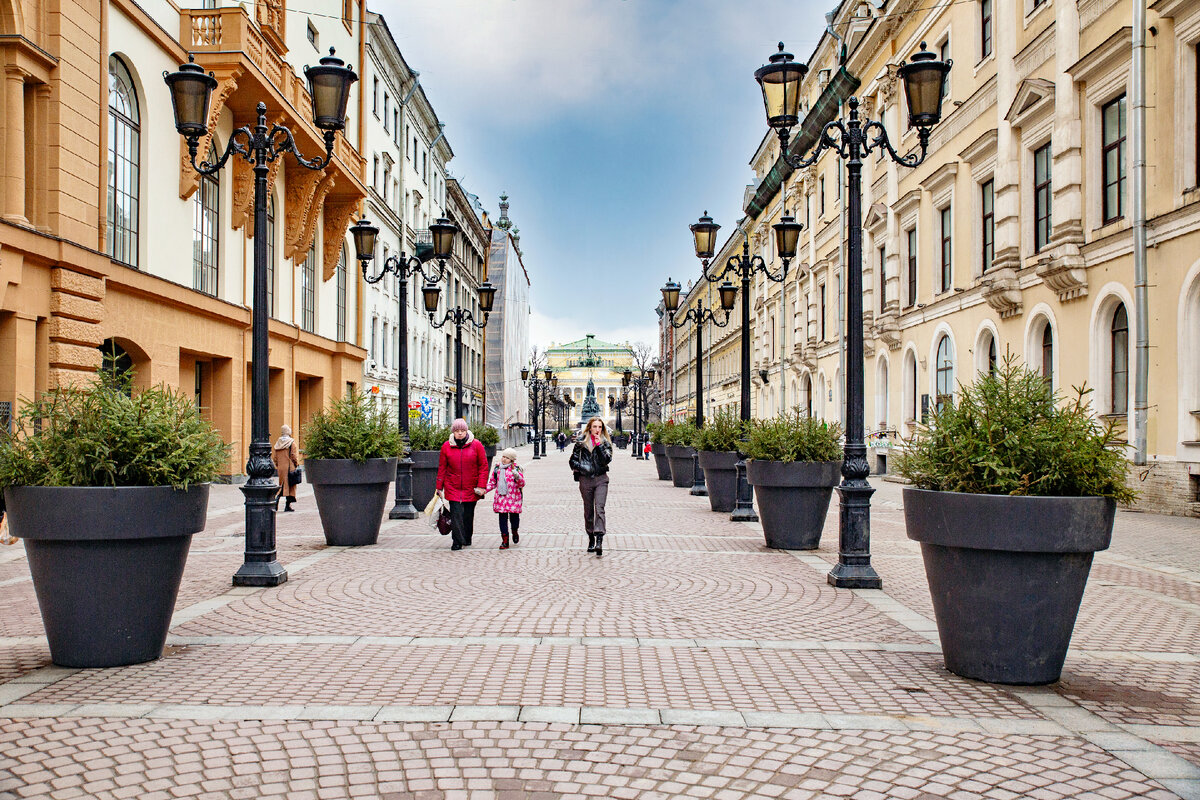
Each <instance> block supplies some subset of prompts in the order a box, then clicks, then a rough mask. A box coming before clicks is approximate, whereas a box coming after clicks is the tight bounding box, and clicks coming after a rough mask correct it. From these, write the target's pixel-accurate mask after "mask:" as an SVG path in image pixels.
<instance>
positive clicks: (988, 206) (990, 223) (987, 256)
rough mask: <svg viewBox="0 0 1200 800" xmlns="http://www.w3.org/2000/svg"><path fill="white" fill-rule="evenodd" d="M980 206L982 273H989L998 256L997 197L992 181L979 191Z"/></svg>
mask: <svg viewBox="0 0 1200 800" xmlns="http://www.w3.org/2000/svg"><path fill="white" fill-rule="evenodd" d="M979 195H980V197H979V199H980V206H981V208H982V209H983V219H982V222H983V235H982V244H983V253H982V256H983V258H982V260H981V262H980V267H981V269H980V271H981V272H987V271H988V270H989V269H991V268H992V261H993V260H994V259H995V256H996V197H995V186H994V184H993V183H992V181H988V182H987V183H985V184H983V186H981V187H980V190H979Z"/></svg>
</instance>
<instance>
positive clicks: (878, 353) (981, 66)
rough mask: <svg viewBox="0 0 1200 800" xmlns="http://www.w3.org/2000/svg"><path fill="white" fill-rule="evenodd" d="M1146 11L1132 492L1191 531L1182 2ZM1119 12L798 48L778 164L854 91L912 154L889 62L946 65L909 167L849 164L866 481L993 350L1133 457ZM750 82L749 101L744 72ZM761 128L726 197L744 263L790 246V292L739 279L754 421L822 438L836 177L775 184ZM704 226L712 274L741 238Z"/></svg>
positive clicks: (1070, 8)
mask: <svg viewBox="0 0 1200 800" xmlns="http://www.w3.org/2000/svg"><path fill="white" fill-rule="evenodd" d="M1147 17H1148V19H1147V26H1148V32H1147V41H1148V45H1149V46H1148V47H1147V49H1146V50H1145V53H1146V86H1147V98H1146V100H1147V107H1146V109H1145V115H1146V151H1147V156H1148V163H1149V169H1148V170H1147V174H1146V177H1147V182H1148V183H1147V191H1146V196H1147V200H1148V202H1147V209H1146V230H1147V238H1148V244H1149V247H1148V248H1147V251H1146V258H1147V271H1148V289H1147V291H1148V297H1147V301H1148V302H1147V305H1148V308H1149V317H1150V318H1149V320H1147V323H1148V329H1149V340H1148V343H1147V345H1148V353H1149V357H1148V358H1149V360H1148V368H1149V382H1148V391H1147V394H1146V397H1145V403H1146V406H1147V411H1146V413H1147V419H1148V423H1147V437H1146V442H1147V456H1148V458H1147V460H1148V464H1147V466H1146V467H1141V468H1137V469H1134V470H1131V473H1130V481H1131V483H1132V484H1134V485H1135V486H1136V488H1138V489H1140V490H1141V491H1142V492H1143V499H1142V501H1141V502H1142V504H1143V505H1144V506H1145V507H1146V508H1152V509H1156V510H1165V511H1170V512H1171V513H1177V514H1191V515H1200V138H1197V135H1196V131H1197V130H1200V111H1198V109H1197V97H1198V91H1197V90H1198V84H1200V80H1198V68H1200V59H1198V57H1200V4H1197V3H1195V2H1185V0H1157V1H1156V2H1153V3H1151V4H1150V6H1149V12H1148V15H1147ZM1130 18H1131V9H1130V3H1129V1H1128V0H1079V1H1078V2H1076V0H1045V1H1044V2H1043V1H1041V0H1024V2H1016V3H1010V2H995V1H994V0H977V1H975V2H966V3H944V4H940V5H936V6H928V5H921V4H920V3H919V2H917V0H897V1H896V2H889V3H887V4H886V6H884V7H882V8H880V9H879V10H876V9H875V8H874V7H873V6H872V5H871V4H867V3H843V4H841V6H840V7H839V9H838V10H837V12H836V14H835V18H834V20H833V30H834V31H836V32H837V33H838V36H837V37H834V36H831V35H830V34H829V33H825V34H824V35H823V36H822V38H821V40H820V42H819V43H818V45H817V47H816V50H815V52H814V53H813V54H812V55H811V56H808V57H806V56H807V54H805V53H799V54H798V56H799V58H801V59H804V60H806V61H807V63H808V65H809V71H808V74H807V77H806V78H805V82H804V84H803V90H802V91H803V95H802V101H801V102H802V108H803V111H804V114H805V117H804V123H803V124H802V125H799V126H797V128H796V129H795V131H794V137H795V138H794V139H793V142H792V145H791V147H792V149H793V152H796V151H800V150H804V151H807V150H808V149H809V146H810V145H811V143H812V141H813V138H814V136H815V135H816V133H817V132H819V126H820V125H821V124H823V123H824V122H825V121H827V120H828V119H830V118H832V117H833V116H835V115H836V114H837V110H838V108H839V103H842V104H843V105H842V106H841V107H843V108H844V101H845V100H846V99H848V97H849V96H850V95H851V94H853V95H856V96H857V97H859V98H860V100H861V101H862V108H861V110H862V111H863V112H865V115H866V116H867V117H869V118H872V119H879V120H882V121H883V123H884V124H885V125H886V127H887V129H888V132H889V135H890V136H891V139H892V142H893V144H894V145H895V146H896V148H897V150H899V151H900V152H901V153H906V152H909V151H911V150H913V149H914V148H915V147H916V134H915V132H913V131H909V130H907V110H906V108H905V98H904V92H903V88H902V87H901V86H900V85H899V81H898V77H897V68H898V67H899V65H900V63H901V61H902V60H904V59H907V58H909V57H911V55H912V54H913V53H914V52H916V51H917V50H918V49H920V45H921V43H922V42H926V43H927V44H928V47H929V49H931V50H933V51H935V52H937V53H938V54H939V55H940V56H941V57H943V58H952V59H953V61H954V67H953V69H952V70H951V72H950V74H949V77H948V79H947V81H946V85H945V89H944V92H945V105H944V108H943V111H944V116H943V119H942V122H941V124H940V125H939V126H937V127H936V128H934V129H933V133H932V137H931V140H930V145H929V146H930V151H929V157H928V159H927V160H926V161H925V163H924V164H923V165H921V166H920V167H918V168H916V169H907V168H903V167H899V166H897V165H895V164H894V163H893V162H892V160H891V159H889V158H886V157H884V158H879V157H876V156H874V155H872V156H869V157H868V158H867V159H866V160H865V163H864V172H863V195H864V197H863V212H864V214H863V215H864V246H863V268H864V298H863V306H864V317H865V318H864V323H865V326H866V354H867V365H866V393H865V404H866V423H867V430H868V433H869V441H868V445H869V446H870V447H871V450H870V453H871V457H872V459H873V464H874V466H875V467H876V468H877V469H886V468H887V457H888V455H889V453H890V452H891V449H892V448H895V447H896V446H897V445H898V444H899V443H900V442H902V440H903V439H904V438H905V437H907V436H909V435H910V434H912V433H913V431H914V430H915V428H916V425H917V423H918V422H919V421H920V420H921V419H923V418H925V416H926V415H927V414H928V410H929V409H930V408H931V407H932V406H936V404H938V403H939V402H942V401H943V399H944V398H947V397H953V396H954V395H955V394H956V393H957V392H958V391H959V386H960V383H966V382H970V381H971V380H972V379H973V378H974V377H975V376H976V375H978V374H980V373H982V372H986V371H988V370H991V369H993V368H994V366H995V364H996V363H997V361H998V360H1001V359H1003V358H1004V357H1005V355H1006V354H1008V353H1011V354H1014V355H1016V356H1017V357H1018V358H1020V359H1021V360H1022V361H1023V362H1024V363H1025V364H1027V365H1028V366H1030V367H1032V368H1033V369H1035V370H1038V371H1039V372H1041V373H1042V374H1043V375H1045V377H1046V379H1047V380H1049V381H1050V382H1051V383H1052V384H1053V385H1054V387H1055V388H1056V389H1059V390H1060V391H1062V392H1063V393H1064V394H1070V392H1071V387H1073V386H1078V385H1081V384H1085V383H1086V384H1087V385H1088V386H1089V387H1091V388H1092V389H1093V394H1092V396H1091V402H1092V407H1093V409H1094V411H1095V413H1096V414H1097V415H1100V416H1103V417H1105V418H1108V419H1112V420H1114V421H1116V422H1117V424H1118V425H1120V426H1121V427H1122V428H1123V429H1124V430H1126V432H1127V438H1128V439H1129V440H1130V443H1131V445H1132V443H1133V441H1134V427H1135V426H1134V409H1135V400H1136V396H1135V379H1134V377H1135V367H1136V357H1137V355H1136V354H1137V348H1136V331H1137V323H1138V320H1137V309H1136V305H1135V294H1136V290H1135V279H1134V236H1133V223H1134V220H1133V215H1134V211H1135V203H1134V195H1133V191H1134V185H1133V181H1132V177H1133V173H1132V170H1133V165H1134V163H1135V153H1134V150H1133V147H1134V145H1135V139H1134V137H1133V119H1134V115H1135V114H1136V113H1138V109H1136V108H1135V107H1134V105H1133V98H1134V92H1133V80H1134V77H1133V69H1132V56H1133V36H1132V31H1131V28H1130V25H1129V20H1130ZM843 48H845V54H846V55H845V59H844V61H842V60H841V59H840V53H841V52H842V50H843ZM767 55H769V53H766V52H764V54H763V58H764V59H765V58H766V57H767ZM751 66H753V65H751ZM746 82H747V86H746V91H756V87H754V85H753V83H752V79H751V76H750V69H749V68H748V69H747V73H746ZM763 132H764V136H763V139H762V143H761V145H760V147H759V149H758V151H757V152H756V153H754V154H753V157H752V159H751V162H750V163H751V167H752V169H753V170H754V173H755V182H754V183H753V184H752V185H750V186H749V187H747V188H746V192H745V203H744V211H745V215H746V216H745V218H744V220H743V223H742V224H743V227H744V229H745V230H747V231H748V236H749V239H750V249H751V252H752V253H753V254H757V255H760V256H762V257H763V259H764V260H766V261H767V263H768V264H769V265H771V267H772V268H773V269H774V270H778V269H779V267H780V266H781V262H780V260H779V259H778V257H777V254H776V253H775V252H774V251H773V248H774V242H773V238H772V236H771V230H770V226H771V225H772V224H774V223H776V222H777V221H778V220H779V218H780V216H781V215H782V213H783V212H784V210H785V208H786V210H787V211H789V212H794V213H795V215H796V217H797V219H798V220H799V221H801V222H803V223H804V224H805V231H804V233H803V234H802V239H801V245H800V250H799V253H798V255H797V258H796V260H795V262H794V263H793V264H792V269H791V271H790V272H789V275H788V277H787V280H786V281H785V282H784V283H782V284H776V283H769V282H767V281H764V280H762V279H761V278H757V279H756V280H755V281H754V284H753V295H752V300H753V306H752V312H753V318H752V328H753V347H752V354H751V361H752V364H751V375H752V376H753V377H754V386H753V390H752V393H753V405H754V412H755V415H756V416H769V415H772V414H774V413H776V412H778V411H780V410H782V409H786V408H789V407H792V406H796V405H799V406H800V407H801V408H802V409H803V410H805V411H806V412H808V413H811V414H814V415H816V416H820V417H823V418H826V419H832V420H840V419H842V418H843V416H844V405H845V391H844V386H845V365H844V361H843V357H842V352H843V350H842V342H843V338H844V329H845V326H844V311H843V309H844V308H845V306H844V292H843V288H842V287H843V286H844V285H845V276H844V274H843V268H844V264H845V259H846V253H845V247H844V240H845V236H844V227H843V213H844V212H845V205H844V203H843V202H842V201H843V191H844V190H843V184H844V165H842V164H841V163H840V162H839V159H838V157H837V156H836V155H835V154H834V153H833V152H831V151H830V152H827V153H826V155H824V156H823V157H822V158H821V159H820V160H819V161H818V163H817V164H815V165H814V166H812V167H809V168H807V169H805V170H802V171H799V172H796V171H793V170H791V169H790V168H788V167H787V166H786V165H785V164H783V162H782V161H781V160H780V159H779V143H778V140H777V138H776V136H775V135H774V133H773V132H771V133H769V132H768V131H767V127H766V124H765V122H764V123H763ZM699 210H700V209H697V213H698V212H699ZM718 221H719V222H724V223H725V226H726V227H725V229H724V230H725V231H730V232H732V235H731V236H730V237H729V239H728V240H726V241H725V244H724V247H723V248H722V250H721V252H720V253H718V257H717V258H716V259H714V261H713V263H714V264H717V265H720V264H723V263H724V261H725V258H726V257H727V255H729V254H731V253H733V252H736V251H737V250H740V248H741V245H742V234H741V233H740V232H736V231H734V225H735V223H736V222H737V221H736V220H718ZM680 234H681V236H683V235H686V234H685V233H684V232H682V231H681V232H680ZM680 311H681V312H682V311H683V307H681V309H680ZM738 322H740V320H738ZM683 338H684V337H683V336H680V335H678V334H677V335H676V341H675V344H676V353H675V358H674V360H673V366H674V370H675V383H676V394H677V396H678V394H679V392H685V391H686V389H685V388H684V387H685V385H686V384H685V383H684V380H685V375H684V373H685V372H686V370H687V369H688V364H687V363H686V361H685V359H683V358H682V357H681V356H682V351H681V350H680V348H679V344H681V342H682V339H683ZM735 352H736V350H735ZM734 371H735V372H736V371H737V366H736V364H735V366H734ZM715 372H717V374H718V375H723V374H724V372H723V371H722V370H720V369H718V370H715ZM714 378H716V376H714ZM721 396H722V394H721V392H719V391H714V392H711V393H710V394H709V397H711V398H713V401H715V402H720V400H718V398H720V397H721ZM1130 455H1131V457H1132V456H1133V451H1132V448H1131V451H1130Z"/></svg>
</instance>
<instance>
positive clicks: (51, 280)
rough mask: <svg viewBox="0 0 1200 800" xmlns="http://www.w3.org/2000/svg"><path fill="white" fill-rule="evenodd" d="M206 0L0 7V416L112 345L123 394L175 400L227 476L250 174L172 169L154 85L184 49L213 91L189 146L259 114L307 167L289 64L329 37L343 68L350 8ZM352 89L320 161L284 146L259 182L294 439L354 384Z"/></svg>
mask: <svg viewBox="0 0 1200 800" xmlns="http://www.w3.org/2000/svg"><path fill="white" fill-rule="evenodd" d="M216 5H217V7H215V8H214V7H212V6H213V4H212V3H195V4H186V3H185V4H184V5H183V7H180V6H178V5H175V4H173V3H171V2H168V0H151V2H142V3H134V2H129V0H102V1H101V2H100V3H99V4H95V3H92V4H88V3H74V2H71V0H66V2H63V3H57V4H50V3H48V2H45V0H0V34H2V35H0V61H2V63H3V65H4V78H5V82H4V95H3V100H2V101H0V102H2V103H3V120H4V124H3V126H2V128H0V137H2V140H3V144H2V145H0V200H2V201H3V213H2V216H0V273H2V275H3V279H2V280H0V403H3V404H8V405H7V406H0V411H3V412H5V413H8V412H10V411H11V410H13V407H14V406H15V405H16V404H19V402H20V401H21V400H22V399H23V398H31V397H33V396H35V395H36V394H38V393H40V392H43V391H45V390H47V389H50V388H53V387H56V386H66V385H74V384H78V383H80V382H83V381H87V380H89V379H90V377H91V375H92V373H93V372H94V370H95V369H96V367H97V366H98V365H99V363H100V358H101V348H102V347H105V348H115V349H116V351H117V352H118V353H120V354H122V358H123V359H124V361H125V363H128V364H131V365H132V366H133V367H134V368H135V369H136V382H137V383H138V384H141V385H150V384H157V383H165V384H167V385H169V386H173V387H177V388H178V389H179V390H180V391H182V392H184V393H186V394H188V395H190V396H194V397H195V399H196V402H197V404H198V405H199V406H200V407H201V408H202V410H203V413H204V414H205V415H206V416H208V417H209V418H210V419H211V420H212V421H213V422H214V423H215V425H216V426H217V428H218V429H219V430H220V431H221V434H222V435H223V436H224V437H225V439H226V440H227V441H229V442H231V443H233V444H234V445H235V447H234V450H233V454H232V455H231V459H230V463H229V466H228V472H229V473H230V474H231V475H236V474H238V473H240V472H242V469H243V467H242V465H243V464H244V462H245V455H246V448H247V446H248V444H249V431H250V407H249V403H250V392H249V383H250V376H249V364H250V353H251V332H250V316H251V312H250V302H251V301H250V298H251V296H252V282H253V266H252V265H253V241H252V236H253V228H254V218H253V173H252V170H251V168H250V166H249V165H248V164H247V163H246V162H245V161H243V160H242V159H240V158H238V157H237V156H234V157H233V158H231V159H230V160H229V162H228V163H227V164H226V166H225V168H224V169H223V170H221V172H220V174H219V175H218V176H216V177H214V178H203V177H201V176H199V175H198V174H197V173H196V172H195V170H193V168H192V166H191V164H190V163H189V161H188V157H187V149H186V146H185V144H184V142H183V139H182V137H180V136H179V134H178V133H177V132H176V131H175V127H174V122H173V114H172V108H171V100H170V95H169V92H168V90H167V87H166V85H165V84H164V82H163V80H162V74H163V72H164V71H174V70H175V69H177V68H178V65H179V64H180V63H181V62H184V61H186V60H187V59H188V55H189V54H193V55H194V57H195V60H196V62H197V63H198V64H200V65H201V66H203V67H204V69H205V70H206V71H211V72H212V73H213V75H214V77H215V78H216V79H217V81H218V86H217V89H216V91H215V92H214V95H213V102H212V107H211V111H210V117H209V130H210V134H209V135H208V136H207V137H205V138H204V139H203V140H202V141H201V143H200V155H201V156H204V155H206V154H220V153H221V152H223V150H224V147H225V146H226V145H227V143H228V142H229V139H230V137H231V135H232V134H233V132H234V131H235V130H236V129H237V128H239V127H241V126H244V125H252V124H253V123H254V121H255V107H256V105H257V104H258V103H259V102H263V103H265V104H266V107H267V118H268V124H273V123H281V124H284V125H286V126H287V127H288V128H290V129H291V130H292V132H293V134H294V136H295V139H296V144H297V146H298V148H299V149H300V151H301V152H302V153H303V154H304V155H306V156H308V157H313V156H316V155H321V154H323V152H324V143H323V136H322V134H321V132H320V131H319V130H318V129H317V128H316V127H315V126H314V125H313V123H312V111H311V108H312V105H311V102H312V101H311V98H310V97H309V94H308V90H307V85H306V81H305V80H304V79H303V78H302V77H301V76H302V68H303V66H304V65H305V64H313V65H315V64H316V63H317V61H318V60H319V58H321V57H322V56H323V55H325V54H327V53H328V50H329V48H330V47H331V46H333V47H336V48H337V53H338V55H339V56H340V57H343V58H344V59H345V60H346V62H347V63H348V64H349V65H350V66H352V67H354V68H355V69H356V70H357V69H358V66H359V64H360V63H361V59H362V47H363V35H362V34H363V29H362V15H363V12H364V7H363V5H362V4H361V3H360V2H353V1H350V0H348V2H345V3H323V4H318V5H319V8H318V9H316V10H315V11H314V10H313V9H311V8H306V11H313V13H311V14H309V13H297V12H296V10H294V9H289V8H288V6H287V3H286V2H285V0H260V2H257V3H249V4H224V3H217V4H216ZM202 6H203V7H202ZM317 11H319V12H320V13H316V12H317ZM360 88H361V87H360V86H358V85H356V86H354V87H353V89H352V95H351V101H350V105H349V108H348V111H347V115H348V124H347V127H346V129H345V132H344V135H343V134H339V135H338V137H337V139H336V144H335V147H334V157H333V159H332V162H331V164H330V165H329V166H328V167H327V168H326V169H324V170H322V171H318V172H313V171H309V170H305V169H302V168H300V167H299V166H298V165H297V164H296V162H295V161H294V159H292V156H291V155H284V156H281V157H280V158H278V159H277V160H276V161H275V162H274V163H273V164H272V168H271V172H270V176H269V184H270V187H269V198H268V219H267V225H268V230H267V237H268V261H269V267H268V284H269V289H268V293H269V302H270V304H271V308H270V317H271V320H270V395H271V397H270V401H271V409H270V420H271V427H272V428H273V429H274V430H276V431H277V430H278V428H279V426H280V425H283V424H290V425H292V426H293V427H294V428H296V429H297V432H298V433H299V431H300V429H301V427H302V425H303V424H304V422H305V421H306V420H307V419H308V417H309V416H310V415H311V414H312V413H314V412H315V411H316V410H317V409H319V408H321V407H322V406H324V405H325V404H326V403H328V402H329V400H330V398H334V397H339V396H341V395H343V394H345V392H346V391H347V390H348V389H349V388H352V387H354V386H357V385H358V383H359V382H361V380H362V362H363V359H364V356H365V351H364V350H363V349H362V347H361V346H360V344H359V343H360V342H361V335H362V334H361V324H360V319H361V309H360V306H361V302H362V301H361V293H360V291H359V289H358V287H359V281H358V280H357V278H356V275H357V272H358V271H357V269H356V264H355V263H354V262H353V260H352V256H353V247H352V245H351V244H349V241H348V237H347V236H346V231H347V228H348V226H349V224H350V223H351V222H352V220H353V219H354V218H355V217H354V215H355V214H356V213H358V211H359V209H360V207H361V200H362V199H363V198H364V197H365V194H366V191H365V188H364V185H363V180H362V179H363V174H364V169H365V165H364V160H363V158H362V156H361V155H360V153H359V149H360V147H361V143H362V137H363V126H362V115H363V106H362V93H361V91H360Z"/></svg>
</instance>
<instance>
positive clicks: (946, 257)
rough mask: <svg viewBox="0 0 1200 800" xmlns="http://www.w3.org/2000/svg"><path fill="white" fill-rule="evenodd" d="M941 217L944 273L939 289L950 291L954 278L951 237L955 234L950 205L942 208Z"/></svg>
mask: <svg viewBox="0 0 1200 800" xmlns="http://www.w3.org/2000/svg"><path fill="white" fill-rule="evenodd" d="M941 219H942V275H941V278H942V280H941V289H940V290H939V291H942V292H948V291H950V287H951V285H952V278H951V275H950V267H951V264H950V259H951V250H952V248H951V240H950V237H951V236H952V235H953V230H954V229H953V227H952V225H951V221H950V206H946V207H945V208H943V209H942V210H941Z"/></svg>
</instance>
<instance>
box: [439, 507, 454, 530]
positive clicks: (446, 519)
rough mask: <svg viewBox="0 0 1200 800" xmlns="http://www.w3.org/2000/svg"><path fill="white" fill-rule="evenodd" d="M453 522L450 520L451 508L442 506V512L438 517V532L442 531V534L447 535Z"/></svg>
mask: <svg viewBox="0 0 1200 800" xmlns="http://www.w3.org/2000/svg"><path fill="white" fill-rule="evenodd" d="M451 524H452V523H451V522H450V509H448V508H446V507H445V506H442V510H441V513H439V514H438V518H437V529H438V533H440V534H441V535H442V536H445V535H446V534H448V533H450V528H451Z"/></svg>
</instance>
